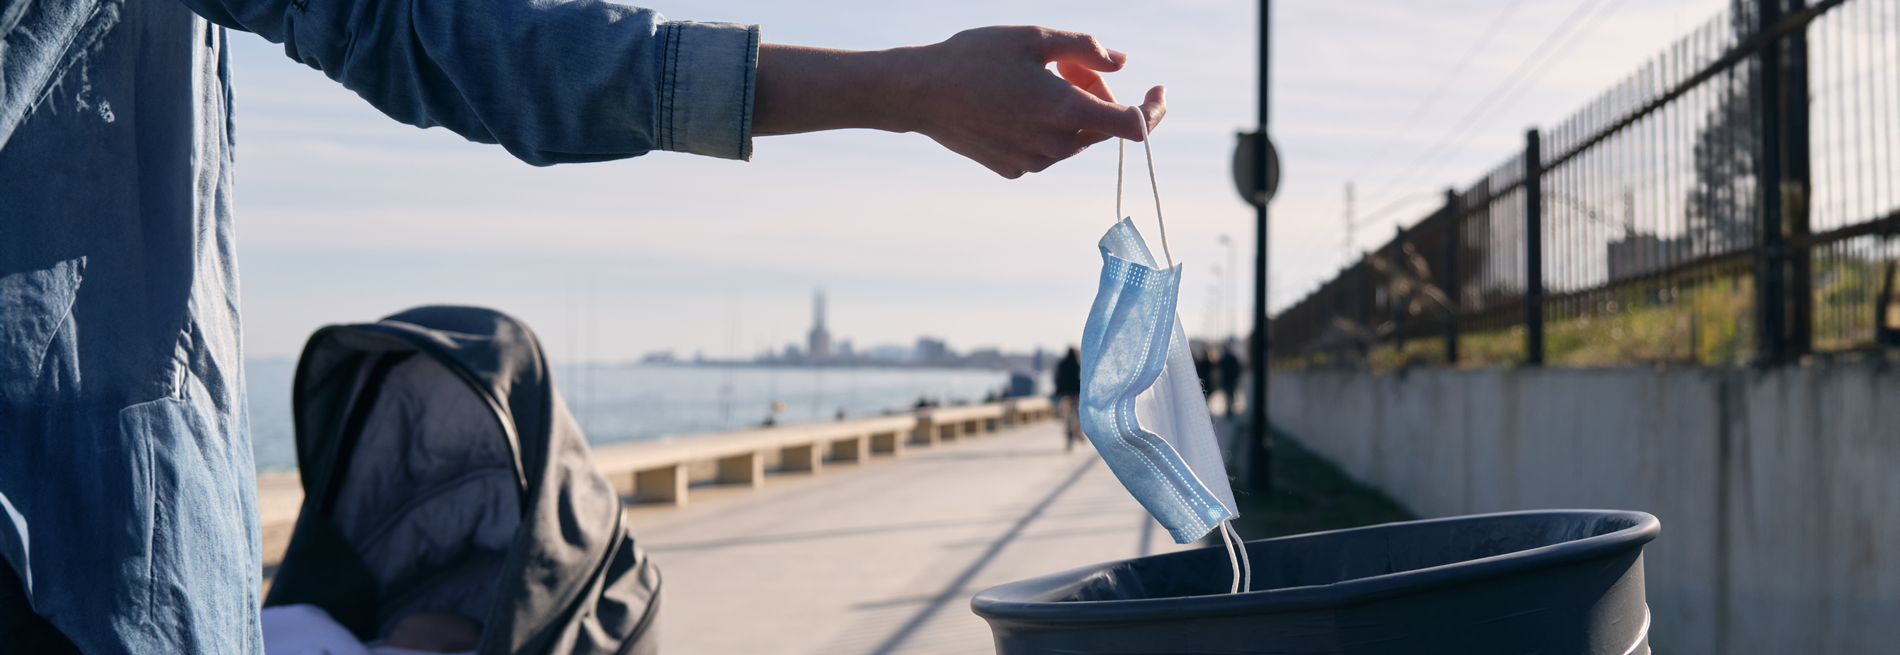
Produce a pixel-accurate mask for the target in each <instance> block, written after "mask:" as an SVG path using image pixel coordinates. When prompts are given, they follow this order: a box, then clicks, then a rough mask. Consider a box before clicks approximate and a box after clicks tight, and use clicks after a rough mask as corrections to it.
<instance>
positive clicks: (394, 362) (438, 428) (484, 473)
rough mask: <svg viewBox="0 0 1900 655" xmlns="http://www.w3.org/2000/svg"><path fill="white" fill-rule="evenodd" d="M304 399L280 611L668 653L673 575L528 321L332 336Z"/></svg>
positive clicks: (403, 326) (457, 314)
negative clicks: (660, 621)
mask: <svg viewBox="0 0 1900 655" xmlns="http://www.w3.org/2000/svg"><path fill="white" fill-rule="evenodd" d="M292 397H293V400H292V406H293V411H294V413H295V421H296V435H297V466H298V470H299V471H300V472H301V473H302V477H303V480H302V481H303V490H304V501H303V507H302V510H301V513H300V514H299V516H298V519H297V525H296V528H295V531H294V532H293V533H292V536H291V540H290V546H289V549H288V550H287V552H286V553H285V555H284V559H283V562H282V563H281V564H280V565H279V567H278V570H277V573H276V576H275V579H274V582H273V584H272V587H271V590H270V595H269V598H268V599H266V601H265V603H264V604H265V605H267V606H271V605H289V604H296V603H310V604H313V605H316V606H318V607H321V608H323V609H324V610H325V611H327V612H329V613H330V615H331V616H332V617H333V618H335V619H336V620H337V621H338V622H339V623H342V624H343V625H344V626H345V627H348V628H349V629H350V630H351V631H352V632H354V633H356V635H357V637H358V638H359V639H362V640H364V641H371V640H375V639H378V638H381V637H383V636H386V635H387V633H388V631H389V629H390V628H391V626H392V625H393V624H394V623H395V622H396V621H397V620H399V619H401V618H402V617H403V616H406V615H407V614H409V613H411V612H418V611H456V612H459V613H461V614H463V615H465V616H468V617H470V618H473V619H476V620H479V621H480V622H481V623H482V637H481V645H480V647H479V649H478V652H479V653H481V654H482V655H501V654H504V653H505V654H529V653H534V654H539V653H562V654H566V653H576V654H586V653H639V652H650V651H652V650H653V648H654V645H653V642H654V639H653V638H652V635H651V634H650V633H651V632H652V629H651V628H652V624H653V621H654V617H655V614H656V613H657V611H658V601H659V585H660V579H659V573H658V571H657V569H655V568H654V567H653V566H651V565H650V564H649V563H648V562H647V561H646V557H645V555H644V553H642V552H641V551H640V550H639V549H638V548H637V547H635V545H634V542H633V538H632V535H631V534H630V533H628V531H627V528H626V527H625V526H624V525H623V523H622V521H621V504H620V497H619V495H618V494H617V493H616V492H615V491H614V488H613V486H612V485H611V484H609V483H608V481H607V479H606V478H605V477H604V476H602V475H601V474H600V472H599V471H598V470H596V469H595V468H594V465H593V462H592V460H591V459H590V457H589V455H588V448H587V442H586V440H585V439H584V438H583V436H582V435H581V431H580V428H579V426H578V425H577V424H576V423H575V422H574V419H573V417H572V415H570V414H569V413H568V411H567V407H566V405H565V404H563V403H562V401H561V399H560V396H559V394H557V393H556V392H555V388H554V382H553V379H552V374H551V372H550V370H549V367H548V363H547V360H546V358H545V357H544V356H543V353H542V350H541V344H540V342H539V341H538V340H537V339H536V338H535V336H534V334H533V333H532V332H531V331H529V330H528V328H527V326H525V325H523V324H522V323H520V322H519V321H516V320H515V319H513V318H511V317H509V316H507V315H504V314H501V313H499V312H495V311H491V310H487V309H480V308H473V307H421V308H416V309H411V310H409V311H406V312H402V313H400V314H396V315H394V316H390V317H388V318H384V319H383V320H381V321H378V322H376V323H368V324H360V325H338V326H330V327H325V328H323V329H321V330H318V331H317V333H316V334H314V335H312V336H311V337H310V342H309V343H308V344H307V345H306V346H305V347H304V351H303V357H302V359H301V360H300V361H299V362H298V364H297V373H296V380H295V382H294V385H293V392H292Z"/></svg>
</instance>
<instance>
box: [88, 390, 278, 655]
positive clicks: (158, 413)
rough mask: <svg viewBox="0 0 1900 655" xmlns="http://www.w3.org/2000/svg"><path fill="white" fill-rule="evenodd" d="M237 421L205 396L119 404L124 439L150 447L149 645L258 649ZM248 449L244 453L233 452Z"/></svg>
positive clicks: (249, 501) (248, 478) (252, 500)
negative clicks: (194, 398)
mask: <svg viewBox="0 0 1900 655" xmlns="http://www.w3.org/2000/svg"><path fill="white" fill-rule="evenodd" d="M236 425H237V422H236V421H235V420H232V419H229V418H228V417H224V416H222V415H221V414H219V413H218V412H217V411H216V410H215V409H214V408H212V407H211V406H210V404H209V403H208V402H194V401H193V400H192V396H191V395H187V397H186V398H184V399H180V398H162V399H159V400H154V401H151V402H145V403H140V404H137V405H132V406H130V407H127V408H125V409H123V410H121V411H120V412H119V428H120V431H121V433H122V436H123V438H124V439H125V443H126V444H127V445H128V446H130V447H133V448H137V447H139V444H143V445H144V446H145V449H146V450H147V452H149V453H150V454H151V459H150V469H149V470H150V478H149V481H148V486H147V487H146V490H147V493H149V499H150V501H151V508H152V521H151V532H150V535H151V536H150V543H151V550H150V551H149V552H150V557H151V568H150V575H149V577H148V578H147V580H146V582H147V584H149V585H150V586H149V589H148V599H149V604H148V608H149V610H150V617H151V626H152V629H153V633H152V634H151V637H152V638H153V640H154V641H155V643H153V644H151V646H152V647H153V648H154V649H155V652H156V651H161V650H162V651H169V652H180V653H207V654H224V653H231V654H239V653H256V652H262V651H263V648H262V646H263V644H262V642H261V633H260V632H259V628H258V625H259V624H258V616H257V607H258V601H259V598H258V595H259V593H260V586H261V583H262V581H261V579H260V576H261V571H260V556H261V554H260V552H259V551H260V550H261V548H260V545H259V535H258V527H257V491H256V487H255V485H256V478H255V473H254V472H252V471H250V470H248V469H243V468H241V467H242V466H246V465H249V463H250V458H249V457H248V456H243V457H240V456H239V455H240V453H236V452H233V451H234V449H236V448H239V447H243V448H248V447H249V443H248V440H246V439H244V438H242V437H243V435H242V434H241V433H239V432H238V431H237V429H236ZM242 454H243V455H248V453H242Z"/></svg>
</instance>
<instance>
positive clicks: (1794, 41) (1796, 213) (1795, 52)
mask: <svg viewBox="0 0 1900 655" xmlns="http://www.w3.org/2000/svg"><path fill="white" fill-rule="evenodd" d="M1805 4H1807V2H1806V0H1788V5H1789V9H1790V10H1796V11H1798V10H1800V9H1801V8H1802V6H1803V5H1805ZM1780 47H1781V48H1782V68H1781V76H1782V78H1781V97H1780V101H1781V143H1782V147H1781V217H1782V221H1783V225H1784V228H1783V229H1784V230H1785V232H1784V237H1783V238H1784V239H1785V240H1786V241H1787V246H1788V248H1789V250H1788V269H1787V271H1788V272H1787V276H1788V277H1787V280H1786V282H1785V283H1786V284H1787V287H1786V289H1787V293H1788V313H1789V316H1788V355H1789V356H1791V357H1799V356H1802V355H1806V354H1808V353H1809V352H1811V351H1812V350H1813V346H1814V282H1813V265H1814V248H1813V247H1812V246H1810V245H1809V244H1808V235H1809V232H1810V230H1809V225H1808V189H1809V184H1810V179H1809V171H1808V156H1809V150H1808V97H1809V96H1808V24H1806V23H1804V24H1802V25H1801V29H1798V30H1795V31H1793V32H1790V33H1788V35H1787V36H1784V37H1782V38H1781V45H1780Z"/></svg>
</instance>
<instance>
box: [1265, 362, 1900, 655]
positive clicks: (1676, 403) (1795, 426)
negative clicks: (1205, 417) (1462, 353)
mask: <svg viewBox="0 0 1900 655" xmlns="http://www.w3.org/2000/svg"><path fill="white" fill-rule="evenodd" d="M1269 390H1270V391H1271V393H1272V399H1271V400H1272V406H1271V411H1272V415H1273V420H1274V422H1275V423H1276V424H1277V426H1278V427H1280V428H1282V429H1285V430H1286V431H1287V432H1288V433H1290V434H1292V435H1293V436H1294V437H1297V438H1299V439H1300V441H1301V442H1302V443H1304V444H1306V445H1307V446H1309V447H1311V448H1312V449H1313V450H1314V451H1316V452H1318V453H1319V454H1320V455H1322V456H1324V457H1325V458H1326V459H1328V460H1331V461H1332V462H1333V463H1335V464H1337V465H1339V467H1340V468H1341V469H1344V470H1345V471H1346V472H1347V473H1348V474H1350V475H1352V476H1353V477H1354V478H1357V479H1358V480H1360V481H1362V482H1365V483H1367V484H1370V485H1372V486H1374V487H1377V488H1379V489H1381V490H1383V491H1385V492H1386V493H1388V494H1390V495H1391V496H1392V497H1393V498H1394V499H1396V500H1398V501H1399V502H1400V503H1402V504H1404V505H1405V506H1406V507H1408V508H1409V509H1411V510H1412V511H1413V512H1414V513H1417V514H1418V515H1420V516H1425V517H1439V516H1452V515H1459V514H1473V513H1480V512H1498V511H1507V510H1525V509H1544V508H1614V509H1632V510H1641V511H1645V512H1649V513H1651V514H1654V515H1656V516H1657V518H1660V519H1662V525H1663V529H1662V536H1661V537H1660V538H1658V539H1657V540H1656V541H1655V542H1653V543H1651V544H1650V545H1649V546H1648V547H1647V548H1645V549H1644V554H1643V558H1644V559H1645V560H1646V561H1647V570H1646V571H1645V572H1644V577H1645V578H1646V579H1647V581H1646V585H1647V587H1648V591H1649V608H1650V610H1651V611H1652V612H1653V613H1654V617H1655V623H1654V628H1653V629H1652V631H1651V633H1650V635H1651V640H1652V643H1653V644H1654V645H1655V647H1656V650H1657V652H1670V653H1723V654H1735V655H1754V654H1758V653H1759V654H1763V655H1766V654H1768V653H1881V652H1894V648H1895V644H1900V621H1896V620H1894V619H1895V618H1896V617H1900V554H1896V553H1900V550H1897V549H1896V548H1895V544H1900V475H1896V474H1895V472H1896V471H1900V368H1896V367H1893V366H1891V365H1887V364H1884V363H1874V364H1851V365H1849V364H1841V365H1819V364H1817V365H1814V366H1791V367H1779V368H1772V369H1767V370H1758V369H1709V368H1700V367H1668V368H1647V367H1646V368H1614V369H1566V368H1549V369H1478V370H1443V369H1415V370H1410V371H1403V372H1395V373H1391V374H1382V375H1375V374H1371V373H1366V372H1360V371H1310V372H1304V373H1275V374H1274V376H1273V379H1272V384H1271V386H1270V387H1269Z"/></svg>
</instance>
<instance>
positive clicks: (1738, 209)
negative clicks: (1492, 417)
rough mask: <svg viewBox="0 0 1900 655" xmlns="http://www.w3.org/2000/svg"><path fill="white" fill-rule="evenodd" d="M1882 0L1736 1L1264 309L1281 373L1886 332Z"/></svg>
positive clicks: (1888, 251)
mask: <svg viewBox="0 0 1900 655" xmlns="http://www.w3.org/2000/svg"><path fill="white" fill-rule="evenodd" d="M1897 237H1900V0H1822V1H1820V2H1815V3H1814V4H1811V5H1810V4H1805V3H1804V1H1803V0H1737V2H1735V4H1734V5H1733V6H1731V8H1730V9H1729V10H1728V11H1726V12H1724V13H1722V14H1720V15H1718V16H1717V17H1715V18H1714V19H1712V20H1711V21H1709V22H1708V23H1707V24H1705V25H1703V26H1702V27H1701V28H1700V29H1698V30H1696V31H1694V32H1693V33H1691V34H1689V35H1687V36H1685V37H1683V38H1682V39H1681V40H1680V41H1678V42H1676V43H1675V44H1674V45H1673V46H1671V47H1670V48H1669V49H1667V50H1666V51H1664V52H1663V53H1662V54H1661V55H1660V56H1658V57H1656V58H1655V59H1653V60H1651V61H1650V62H1649V63H1648V64H1646V65H1644V66H1642V67H1641V68H1639V69H1638V70H1636V71H1635V72H1634V73H1632V74H1631V75H1630V76H1629V77H1628V78H1626V79H1625V80H1624V81H1623V82H1621V83H1619V84H1617V85H1615V86H1614V87H1612V88H1610V89H1609V90H1608V91H1606V92H1604V93H1603V94H1602V95H1601V96H1599V97H1598V98H1596V99H1595V100H1594V101H1592V102H1590V103H1589V104H1587V105H1585V106H1584V107H1583V108H1582V109H1580V110H1579V111H1577V112H1576V113H1575V114H1574V115H1572V116H1571V117H1569V118H1568V119H1566V120H1564V121H1563V122H1561V123H1558V124H1557V125H1555V126H1553V127H1551V128H1549V129H1548V130H1545V131H1539V130H1531V131H1530V132H1529V133H1528V134H1527V135H1526V139H1525V147H1524V151H1523V152H1522V153H1520V154H1518V155H1516V156H1513V157H1511V158H1510V159H1508V160H1506V161H1505V162H1503V163H1502V164H1500V165H1498V166H1497V167H1496V168H1495V169H1493V170H1492V172H1491V173H1490V174H1488V175H1485V176H1484V177H1482V178H1480V179H1479V180H1477V182H1476V183H1474V184H1472V185H1470V186H1468V187H1465V188H1464V189H1462V190H1456V189H1449V190H1447V191H1446V192H1445V203H1444V205H1443V207H1442V208H1440V209H1438V210H1437V211H1435V212H1433V213H1432V214H1430V215H1429V216H1426V217H1425V218H1424V219H1423V220H1420V221H1418V222H1417V223H1416V224H1415V225H1413V226H1412V227H1410V228H1403V229H1401V230H1400V231H1399V234H1398V236H1397V237H1395V238H1394V239H1393V240H1392V241H1390V242H1388V243H1386V244H1384V245H1383V246H1381V247H1379V248H1378V249H1376V250H1374V251H1371V252H1369V253H1367V254H1366V256H1365V257H1364V258H1362V259H1361V260H1360V261H1358V262H1357V263H1355V264H1353V265H1352V266H1351V267H1349V268H1348V269H1346V270H1345V271H1343V272H1342V273H1341V274H1340V275H1339V277H1337V278H1335V279H1333V280H1331V281H1329V282H1327V283H1325V284H1324V285H1322V286H1321V287H1320V288H1319V289H1318V290H1316V291H1314V292H1313V293H1312V294H1310V295H1308V296H1307V297H1306V298H1304V299H1302V300H1301V301H1300V302H1299V303H1298V304H1296V305H1294V306H1293V307H1291V308H1289V309H1287V310H1286V311H1285V312H1282V313H1281V314H1280V315H1279V316H1277V317H1276V318H1275V319H1274V320H1273V322H1272V332H1271V339H1270V349H1271V350H1270V352H1271V355H1272V357H1273V358H1274V360H1275V361H1276V362H1278V363H1279V364H1281V365H1294V366H1312V365H1322V366H1326V365H1347V366H1352V365H1367V364H1371V365H1381V364H1384V365H1404V364H1420V363H1423V364H1449V363H1480V364H1511V363H1532V364H1536V363H1544V362H1546V361H1548V362H1550V363H1556V364H1573V365H1589V364H1614V363H1631V362H1663V361H1674V362H1700V363H1742V362H1781V361H1788V360H1791V359H1794V358H1798V357H1800V356H1802V355H1805V354H1808V353H1814V352H1834V353H1841V352H1873V351H1878V350H1879V349H1880V348H1882V347H1886V346H1900V298H1897V297H1896V296H1897V295H1900V290H1896V288H1895V287H1896V285H1900V273H1896V270H1895V268H1896V261H1897V260H1900V238H1897Z"/></svg>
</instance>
